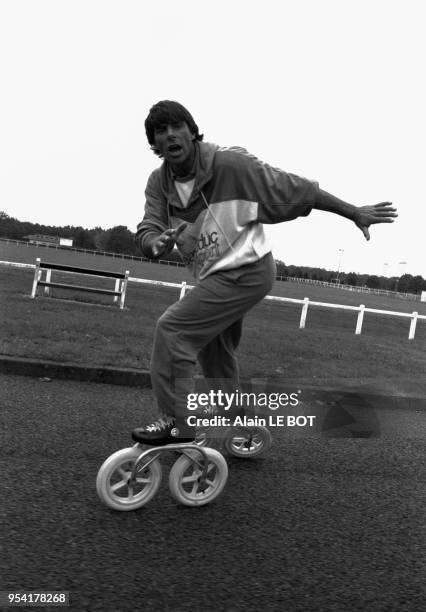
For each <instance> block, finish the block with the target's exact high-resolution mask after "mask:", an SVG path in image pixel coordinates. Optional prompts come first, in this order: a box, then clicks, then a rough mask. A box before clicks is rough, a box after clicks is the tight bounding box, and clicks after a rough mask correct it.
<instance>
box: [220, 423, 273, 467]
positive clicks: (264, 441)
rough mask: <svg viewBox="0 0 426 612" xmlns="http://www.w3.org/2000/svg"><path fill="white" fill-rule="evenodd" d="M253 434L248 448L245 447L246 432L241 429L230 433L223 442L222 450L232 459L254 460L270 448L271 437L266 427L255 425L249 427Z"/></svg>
mask: <svg viewBox="0 0 426 612" xmlns="http://www.w3.org/2000/svg"><path fill="white" fill-rule="evenodd" d="M249 429H250V431H251V432H252V434H253V438H252V440H251V444H250V446H246V443H247V441H248V432H247V431H245V430H244V429H242V430H241V431H240V432H239V433H238V432H235V431H234V432H231V433H230V434H229V435H228V436H227V437H226V439H225V441H224V444H223V446H224V449H225V450H226V451H227V452H228V453H229V454H230V455H233V456H234V457H247V458H248V459H254V458H255V457H260V456H262V455H264V454H266V453H267V452H268V451H269V449H270V448H271V446H272V435H271V432H270V431H269V429H268V428H267V427H264V426H263V425H256V426H255V427H250V428H249Z"/></svg>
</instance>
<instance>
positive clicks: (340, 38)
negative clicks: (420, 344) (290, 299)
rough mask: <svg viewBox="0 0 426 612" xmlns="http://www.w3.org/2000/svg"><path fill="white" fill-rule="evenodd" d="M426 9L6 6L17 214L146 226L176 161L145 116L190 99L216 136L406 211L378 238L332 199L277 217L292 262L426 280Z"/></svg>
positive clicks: (319, 2) (246, 4)
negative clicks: (162, 155) (162, 150)
mask: <svg viewBox="0 0 426 612" xmlns="http://www.w3.org/2000/svg"><path fill="white" fill-rule="evenodd" d="M424 7H425V4H424V2H422V0H418V1H416V0H401V1H393V0H383V1H381V0H354V1H352V0H293V1H289V0H262V1H256V2H255V1H253V0H215V1H214V2H212V1H208V2H207V1H205V0H194V1H191V0H179V1H177V0H162V1H161V2H155V1H151V2H148V1H144V0H139V1H134V0H130V1H129V0H114V1H111V0H72V1H71V0H0V79H1V96H0V122H1V123H0V210H4V211H5V212H6V213H7V214H9V215H11V216H13V217H16V218H18V219H20V220H21V221H32V222H38V223H43V224H49V225H76V226H78V225H81V226H83V227H87V228H92V227H95V226H100V227H103V228H108V227H112V226H114V225H126V226H128V227H129V229H131V230H132V231H135V228H136V225H137V223H138V222H139V221H140V219H141V218H142V216H143V207H144V189H145V185H146V181H147V178H148V176H149V173H150V172H151V171H152V170H153V169H154V168H155V167H157V166H158V163H159V160H158V158H156V157H155V156H154V155H153V154H152V152H151V151H150V150H149V147H148V144H147V142H146V138H145V132H144V125H143V124H144V120H145V117H146V115H147V113H148V111H149V108H150V107H151V106H152V105H153V104H154V103H155V102H157V101H158V100H161V99H175V100H178V101H180V102H182V103H183V104H184V105H185V106H187V107H188V108H189V110H190V111H191V112H192V114H193V116H194V118H195V120H196V122H197V123H198V125H199V127H200V130H201V132H202V133H204V135H205V140H206V141H208V142H215V143H217V144H220V145H222V146H229V145H239V146H243V147H245V148H247V149H248V150H249V151H250V152H251V153H253V154H255V155H256V156H258V157H260V158H261V159H263V160H264V161H266V162H268V163H270V164H272V165H274V166H279V167H281V168H283V169H284V170H287V171H289V172H294V173H296V174H301V175H303V176H306V177H308V178H311V179H315V180H317V181H318V182H319V183H320V186H321V187H322V188H324V189H326V190H327V191H329V192H331V193H333V194H334V195H336V196H339V197H341V198H342V199H344V200H347V201H349V202H351V203H353V204H357V205H362V204H373V203H376V202H380V201H386V200H389V201H392V202H394V204H395V206H397V207H398V212H399V215H400V216H399V218H398V220H397V221H396V222H395V223H394V224H393V225H381V226H375V227H373V228H372V230H371V235H372V238H371V241H370V242H369V243H367V242H366V241H365V239H364V238H363V236H362V234H361V232H360V231H359V230H358V229H357V228H356V227H355V226H354V225H353V224H352V223H351V222H349V221H347V220H345V219H342V218H340V217H337V216H335V215H331V214H328V213H324V212H320V211H313V212H312V213H311V215H310V216H309V217H307V218H304V219H300V220H297V221H293V222H289V223H282V224H279V225H275V226H267V228H268V229H267V234H268V236H269V238H270V241H271V243H272V246H273V252H274V255H275V257H276V258H278V259H281V260H283V261H284V262H285V263H287V264H295V265H309V266H316V265H318V266H321V267H325V268H329V269H337V267H338V264H339V258H340V256H341V270H344V271H347V272H349V271H355V272H367V273H370V274H385V275H387V276H390V275H393V274H395V275H399V274H401V273H405V272H408V273H411V274H421V275H422V276H424V277H426V257H425V255H424V250H425V249H424V244H425V239H424V233H425V220H426V213H425V210H426V207H425V187H424V182H425V169H426V138H425V137H426V129H425V124H426V119H425V108H426V99H425V98H426V95H425V93H426V85H425V74H426V69H425V60H424V58H425V57H426V36H425V30H424V23H425V21H424V16H423V12H424ZM422 9H423V10H422ZM341 249H342V250H343V252H342V251H340V250H341ZM400 262H406V263H400Z"/></svg>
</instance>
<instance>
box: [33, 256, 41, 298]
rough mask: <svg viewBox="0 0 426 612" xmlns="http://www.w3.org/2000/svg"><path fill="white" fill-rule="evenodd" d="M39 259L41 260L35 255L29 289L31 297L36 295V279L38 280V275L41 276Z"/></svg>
mask: <svg viewBox="0 0 426 612" xmlns="http://www.w3.org/2000/svg"><path fill="white" fill-rule="evenodd" d="M40 261H41V260H40V257H37V259H36V266H35V271H34V281H33V289H32V291H31V297H32V298H35V296H36V293H37V285H38V281H39V280H40V277H41V270H40Z"/></svg>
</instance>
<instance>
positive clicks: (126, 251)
mask: <svg viewBox="0 0 426 612" xmlns="http://www.w3.org/2000/svg"><path fill="white" fill-rule="evenodd" d="M34 234H40V235H45V236H60V237H61V238H68V239H72V240H73V246H74V247H75V248H79V249H88V250H92V251H105V252H108V253H121V254H123V255H133V256H136V257H140V256H141V253H140V252H139V250H138V248H137V246H136V243H135V234H134V233H133V232H131V231H130V230H129V229H128V228H127V227H126V226H124V225H117V226H115V227H111V228H109V229H103V228H101V227H95V228H93V229H86V228H83V227H81V226H77V227H76V226H71V225H66V226H64V227H56V226H50V225H41V224H39V223H31V222H29V221H19V220H18V219H15V218H13V217H10V216H9V215H7V214H6V213H5V212H0V237H1V238H10V239H12V240H24V239H25V237H26V236H29V235H34ZM164 259H166V260H168V261H176V262H180V261H181V258H180V256H179V254H178V252H177V251H176V250H175V251H173V252H172V253H170V255H169V256H167V257H165V258H164ZM277 273H278V276H282V277H288V276H289V277H293V278H304V279H312V280H318V281H325V282H335V280H336V278H337V272H336V271H335V270H325V269H324V268H312V267H307V266H294V265H286V264H285V263H284V262H282V261H279V260H278V261H277ZM338 278H339V281H340V283H342V284H346V285H351V286H354V287H369V288H371V289H385V290H387V291H400V292H402V293H416V294H418V293H421V291H426V281H425V280H424V279H423V277H422V276H419V275H418V276H412V275H411V274H403V275H402V276H400V277H397V276H392V277H386V276H376V275H374V274H372V275H370V274H357V273H356V272H349V273H345V272H340V273H339V275H338Z"/></svg>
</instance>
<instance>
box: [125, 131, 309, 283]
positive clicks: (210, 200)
mask: <svg viewBox="0 0 426 612" xmlns="http://www.w3.org/2000/svg"><path fill="white" fill-rule="evenodd" d="M318 191H319V187H318V184H317V183H316V182H313V181H310V180H307V179H305V178H303V177H299V176H296V175H294V174H289V173H287V172H284V171H283V170H280V169H279V168H273V167H272V166H269V165H268V164H265V163H263V162H261V161H260V160H259V159H257V158H256V157H254V156H253V155H251V154H250V153H248V152H247V151H246V150H245V149H243V148H240V147H230V148H221V147H219V146H217V145H215V144H210V143H204V142H197V143H196V158H195V183H194V188H193V190H192V193H191V196H190V198H189V201H188V203H187V205H186V206H184V205H183V204H182V202H181V199H180V197H179V195H178V192H177V190H176V187H175V180H174V177H173V173H172V169H171V167H170V166H169V164H168V163H167V162H164V163H163V164H162V165H161V166H160V167H159V168H157V169H156V170H154V172H152V174H151V175H150V177H149V179H148V183H147V187H146V192H145V195H146V206H145V215H144V218H143V220H142V222H141V223H140V224H139V225H138V229H137V233H136V241H137V243H138V244H139V247H140V249H141V251H142V252H143V253H144V255H146V256H147V257H152V251H151V249H150V247H149V243H150V241H151V240H152V239H153V238H155V237H156V236H159V235H160V234H161V233H162V232H164V231H165V230H166V229H168V228H176V227H178V226H179V225H180V224H181V223H182V222H183V221H186V222H187V227H186V229H185V230H184V231H183V232H182V233H181V234H180V236H179V238H178V244H177V248H178V250H179V252H180V254H181V257H182V260H183V262H184V263H185V265H186V266H187V267H188V268H189V269H190V271H191V272H192V274H193V276H194V277H195V278H196V279H197V280H203V279H204V278H206V277H207V276H208V275H210V274H212V273H214V272H217V271H219V270H232V269H235V268H239V267H240V266H243V265H245V264H250V263H253V262H256V261H258V260H259V259H261V258H262V257H264V256H265V255H266V254H267V253H269V252H270V248H269V247H268V246H267V243H266V240H265V235H264V230H263V225H262V224H263V223H280V222H282V221H290V220H292V219H296V218H297V217H304V216H307V215H308V214H309V213H310V211H311V210H312V207H313V205H314V204H315V202H316V200H317V196H318ZM172 248H173V246H171V247H170V250H171V249H172ZM170 250H169V252H170Z"/></svg>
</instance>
